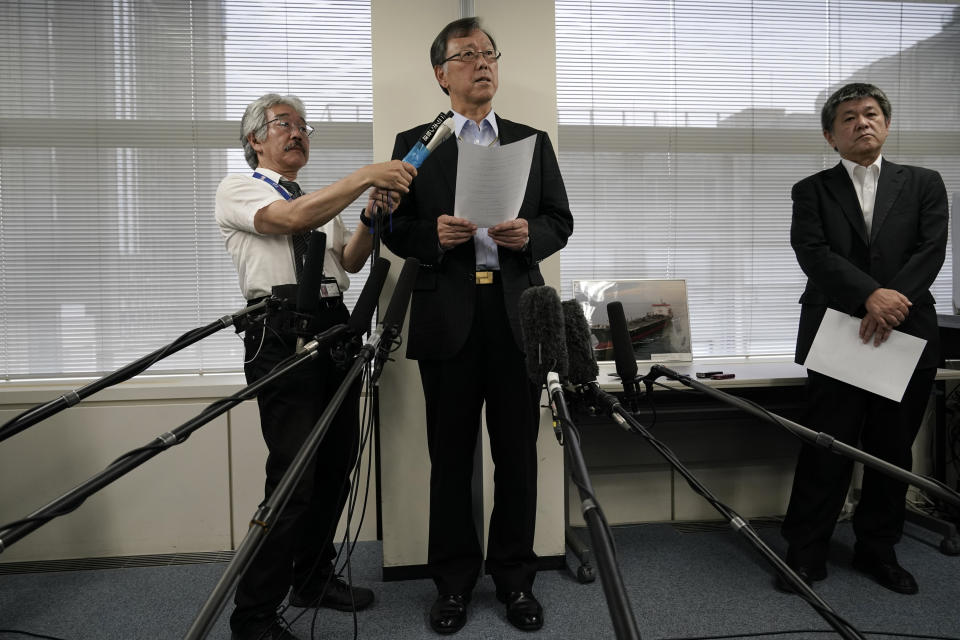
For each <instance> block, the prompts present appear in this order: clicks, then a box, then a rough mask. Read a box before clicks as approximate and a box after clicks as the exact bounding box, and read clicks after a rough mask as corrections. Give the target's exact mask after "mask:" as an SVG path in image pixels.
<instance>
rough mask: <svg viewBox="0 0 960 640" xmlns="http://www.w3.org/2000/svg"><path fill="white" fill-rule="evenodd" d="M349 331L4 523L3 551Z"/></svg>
mask: <svg viewBox="0 0 960 640" xmlns="http://www.w3.org/2000/svg"><path fill="white" fill-rule="evenodd" d="M346 331H347V325H345V324H341V325H336V326H334V327H331V328H330V329H328V330H326V331H324V332H323V333H321V334H320V335H318V336H316V337H315V338H314V339H313V340H311V341H310V342H308V343H307V344H306V345H304V349H303V351H302V352H300V353H296V354H294V355H293V356H291V357H290V358H288V359H287V360H284V361H283V362H281V363H279V364H278V365H277V366H276V367H275V368H274V369H273V370H272V371H271V372H270V373H268V374H267V375H265V376H264V377H263V378H261V379H260V380H257V381H256V382H255V383H253V384H250V385H247V386H246V387H244V388H243V389H241V390H240V391H238V392H237V393H235V394H234V395H232V396H229V397H227V398H224V399H222V400H218V401H216V402H214V403H212V404H210V405H208V406H207V408H206V409H204V410H203V411H202V412H201V413H200V414H199V415H198V416H196V417H195V418H193V419H191V420H189V421H188V422H185V423H184V424H182V425H181V426H179V427H177V428H176V429H173V430H172V431H168V432H166V433H162V434H160V435H159V436H157V437H156V438H155V439H154V440H153V441H152V442H150V443H148V444H147V445H145V446H143V447H140V448H138V449H133V450H132V451H128V452H127V453H125V454H123V455H122V456H120V457H119V458H117V459H116V460H114V461H113V462H112V463H110V464H109V465H108V466H107V468H106V469H104V470H103V471H101V472H99V473H98V474H96V475H95V476H93V477H91V478H89V479H87V480H86V481H84V482H83V483H81V484H79V485H77V486H76V487H74V488H73V489H71V490H70V491H68V492H67V493H65V494H63V495H62V496H60V497H59V498H57V499H56V500H54V501H53V502H50V503H49V504H47V505H45V506H43V507H41V508H40V509H38V510H36V511H34V512H33V513H31V514H30V515H29V516H27V517H26V518H23V519H21V520H17V521H15V522H12V523H9V524H6V525H3V526H2V528H0V554H2V553H3V551H4V550H6V549H7V548H8V547H10V545H12V544H13V543H15V542H17V541H18V540H20V539H21V538H23V537H24V536H26V535H27V534H29V533H31V532H33V531H35V530H36V529H39V528H40V527H42V526H43V525H45V524H46V523H47V522H49V521H50V520H53V519H54V518H57V517H59V516H62V515H65V514H67V513H70V512H71V511H73V510H74V509H76V508H77V507H79V506H80V505H81V504H83V502H84V501H85V500H86V499H87V498H89V497H90V496H91V495H93V494H94V493H96V492H97V491H99V490H100V489H102V488H104V487H106V486H107V485H109V484H110V483H112V482H113V481H114V480H117V479H118V478H120V477H122V476H124V475H126V474H127V473H129V472H130V471H132V470H134V469H135V468H137V467H139V466H140V465H141V464H143V463H144V462H146V461H147V460H149V459H150V458H152V457H154V456H156V455H157V454H159V453H161V452H162V451H165V450H167V449H169V448H170V447H173V446H175V445H178V444H180V443H182V442H184V441H185V440H186V439H187V438H188V437H190V435H191V434H192V433H193V432H194V431H196V430H197V429H199V428H200V427H202V426H203V425H205V424H206V423H208V422H210V421H211V420H213V419H214V418H216V417H217V416H219V415H220V414H222V413H225V412H226V411H227V410H229V409H231V408H232V407H234V406H236V405H238V404H240V403H241V402H243V401H244V400H248V399H250V398H253V397H255V396H256V395H257V393H258V392H259V391H260V389H262V388H263V387H265V386H266V385H268V384H270V383H271V382H273V381H274V380H276V379H277V378H279V377H280V376H282V375H284V374H286V373H287V372H289V371H290V370H292V369H294V368H296V367H297V366H299V365H301V364H302V363H304V362H306V361H307V360H309V359H311V358H314V357H316V355H317V351H318V349H319V348H320V346H321V345H322V344H324V343H326V342H329V341H331V340H333V339H336V338H338V337H340V336H341V335H342V334H343V333H345V332H346Z"/></svg>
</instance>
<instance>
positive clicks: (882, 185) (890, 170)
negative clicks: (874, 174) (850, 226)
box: [870, 160, 904, 240]
mask: <svg viewBox="0 0 960 640" xmlns="http://www.w3.org/2000/svg"><path fill="white" fill-rule="evenodd" d="M903 178H904V176H903V167H901V166H900V165H898V164H894V163H893V162H889V161H888V160H883V162H882V163H881V165H880V179H879V180H878V182H877V199H876V201H875V202H874V205H873V224H872V225H871V227H870V239H871V240H873V239H875V238H876V237H877V232H878V231H879V230H880V226H881V225H882V224H883V221H884V220H885V219H886V217H887V214H888V213H890V209H891V208H892V207H893V203H894V202H896V200H897V196H898V195H900V189H902V188H903Z"/></svg>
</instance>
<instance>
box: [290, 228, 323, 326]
mask: <svg viewBox="0 0 960 640" xmlns="http://www.w3.org/2000/svg"><path fill="white" fill-rule="evenodd" d="M326 249H327V234H325V233H324V232H323V231H316V230H314V231H311V232H310V236H309V237H308V238H307V254H306V256H305V257H304V260H303V271H302V272H301V273H300V284H299V286H298V288H297V311H300V312H301V313H312V312H315V311H316V310H317V309H319V308H320V284H321V282H322V281H323V255H324V253H325V252H326Z"/></svg>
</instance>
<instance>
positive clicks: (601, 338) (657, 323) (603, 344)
mask: <svg viewBox="0 0 960 640" xmlns="http://www.w3.org/2000/svg"><path fill="white" fill-rule="evenodd" d="M672 320H673V310H672V309H671V308H670V304H669V303H667V302H663V301H662V300H661V301H660V302H656V303H653V304H651V305H650V311H648V312H647V313H646V314H644V315H643V316H642V317H639V318H630V319H628V320H627V331H628V332H629V333H630V343H631V344H632V345H633V351H634V353H636V352H637V351H638V350H641V349H642V348H643V347H644V346H646V345H649V344H650V343H652V342H654V341H656V340H658V339H659V338H660V335H661V334H662V333H663V331H664V329H666V328H667V327H669V326H670V322H671V321H672ZM592 331H593V335H594V336H596V338H597V343H596V345H595V346H594V348H593V349H594V351H595V354H596V357H597V360H598V361H599V360H613V359H614V357H613V339H612V338H611V336H610V325H609V324H606V325H594V326H593V327H592Z"/></svg>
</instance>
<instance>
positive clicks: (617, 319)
mask: <svg viewBox="0 0 960 640" xmlns="http://www.w3.org/2000/svg"><path fill="white" fill-rule="evenodd" d="M607 321H608V322H609V323H610V339H611V340H612V341H613V359H614V361H615V363H616V367H617V375H618V376H620V382H621V383H622V384H623V392H624V394H625V395H626V400H627V401H628V402H629V403H630V405H631V409H633V408H634V407H633V405H634V403H635V400H636V397H637V394H638V393H639V390H640V387H639V386H638V385H637V359H636V356H635V355H634V353H633V343H632V342H631V340H630V331H629V330H628V329H627V318H626V316H625V315H624V314H623V304H622V303H620V301H619V300H618V301H614V302H610V303H608V304H607Z"/></svg>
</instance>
